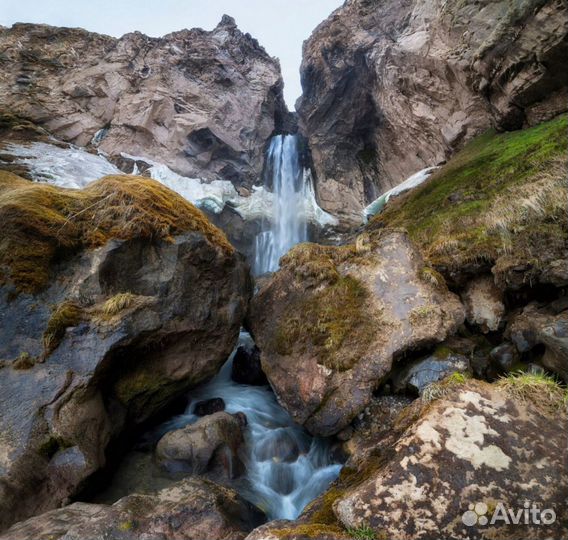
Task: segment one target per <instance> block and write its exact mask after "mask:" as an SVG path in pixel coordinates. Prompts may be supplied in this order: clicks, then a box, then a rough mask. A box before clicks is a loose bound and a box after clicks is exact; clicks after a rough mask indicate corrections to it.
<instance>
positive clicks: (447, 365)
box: [393, 351, 471, 395]
mask: <svg viewBox="0 0 568 540" xmlns="http://www.w3.org/2000/svg"><path fill="white" fill-rule="evenodd" d="M470 371H471V368H470V365H469V360H468V358H467V357H466V356H463V355H461V354H456V353H454V352H452V351H447V352H446V351H444V352H443V354H439V355H436V354H434V355H432V356H427V357H426V358H423V359H421V360H416V361H414V362H412V363H411V364H409V365H408V366H406V367H404V368H403V369H402V371H401V372H400V373H398V374H397V375H396V376H395V377H394V381H393V389H394V391H395V392H399V393H410V394H415V395H419V394H422V392H424V390H425V389H426V388H427V387H428V386H429V385H430V384H432V383H435V382H438V381H441V380H442V379H445V378H446V377H447V376H448V375H451V374H452V373H469V372H470Z"/></svg>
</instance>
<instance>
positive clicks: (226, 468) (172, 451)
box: [156, 412, 246, 479]
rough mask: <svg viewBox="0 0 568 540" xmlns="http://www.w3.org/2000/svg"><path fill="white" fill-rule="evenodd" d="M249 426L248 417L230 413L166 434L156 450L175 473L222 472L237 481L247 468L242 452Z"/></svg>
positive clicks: (202, 419)
mask: <svg viewBox="0 0 568 540" xmlns="http://www.w3.org/2000/svg"><path fill="white" fill-rule="evenodd" d="M245 423H246V419H245V418H244V415H242V416H237V415H232V414H229V413H227V412H216V413H215V414H210V415H208V416H205V417H204V418H200V419H199V420H198V421H197V422H195V423H194V424H190V425H188V426H186V427H184V428H181V429H176V430H175V431H170V432H169V433H166V434H165V435H164V436H163V437H162V438H161V439H160V440H159V442H158V445H157V446H156V459H157V461H158V463H159V464H160V465H161V466H162V467H164V468H166V469H168V470H169V471H171V472H186V473H191V474H204V473H206V472H214V473H215V472H220V473H221V474H222V475H223V476H225V477H227V478H229V479H232V478H236V477H237V476H239V474H240V473H241V472H242V468H243V467H242V463H241V461H240V459H239V455H238V452H239V448H240V447H241V444H242V443H243V434H242V431H241V429H242V427H243V424H245ZM214 469H220V471H215V470H214Z"/></svg>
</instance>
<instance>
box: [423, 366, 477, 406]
mask: <svg viewBox="0 0 568 540" xmlns="http://www.w3.org/2000/svg"><path fill="white" fill-rule="evenodd" d="M469 379H471V376H470V375H468V374H467V373H460V372H457V371H456V372H454V373H452V374H450V375H448V376H447V377H446V378H444V379H443V380H441V381H440V382H436V383H433V384H431V385H429V386H428V387H426V389H425V390H424V393H423V394H422V402H423V403H430V402H432V401H435V400H437V399H442V398H444V397H445V396H447V395H448V394H449V393H451V392H452V391H453V389H454V388H457V387H460V386H463V385H464V384H466V383H467V382H468V380H469ZM423 412H424V411H421V413H420V414H422V413H423Z"/></svg>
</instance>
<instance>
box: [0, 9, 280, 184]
mask: <svg viewBox="0 0 568 540" xmlns="http://www.w3.org/2000/svg"><path fill="white" fill-rule="evenodd" d="M282 87H283V83H282V77H281V74H280V66H279V64H278V61H277V60H276V59H274V58H271V57H270V56H269V55H268V54H267V53H266V52H265V51H264V49H263V48H262V47H261V46H260V45H259V44H258V43H257V41H256V40H254V39H253V38H252V37H250V35H248V34H243V33H242V32H240V31H239V30H238V29H237V27H236V25H235V22H234V20H233V19H231V18H230V17H227V16H225V17H223V20H222V21H221V23H220V24H219V25H218V26H217V27H216V28H215V29H214V30H212V31H211V32H206V31H203V30H201V29H193V30H182V31H180V32H175V33H172V34H169V35H167V36H165V37H162V38H150V37H147V36H145V35H143V34H141V33H138V32H136V33H132V34H127V35H125V36H123V37H122V38H120V39H115V38H112V37H109V36H104V35H99V34H94V33H90V32H86V31H84V30H81V29H69V28H54V27H50V26H45V25H33V24H17V25H14V26H13V27H12V28H8V29H7V28H0V108H2V109H4V110H6V111H8V112H10V113H13V114H18V115H20V116H23V117H25V118H28V119H29V120H31V121H33V122H35V123H37V124H40V125H42V126H43V127H45V128H46V129H47V130H48V131H50V132H51V133H53V134H54V135H55V136H56V137H58V138H60V139H62V140H65V141H68V142H72V143H75V144H77V145H80V146H87V145H89V144H94V145H97V146H98V148H99V149H100V150H102V151H104V152H106V153H108V154H109V155H110V156H111V158H114V160H115V161H116V162H118V163H119V164H122V166H123V167H124V168H127V167H130V168H131V167H132V163H131V162H130V163H127V162H122V163H120V153H121V152H125V153H128V154H131V155H137V156H143V157H146V158H149V159H153V160H155V161H158V162H161V163H166V164H168V166H169V167H170V168H171V169H173V170H175V171H176V172H178V173H180V174H182V175H184V176H190V177H191V176H193V177H196V176H197V177H202V178H205V179H208V180H212V179H220V178H223V179H226V180H231V181H232V182H233V183H234V184H235V185H237V186H238V185H241V184H245V185H250V184H251V183H252V182H253V181H254V180H255V179H257V178H258V177H259V176H260V174H261V171H262V164H263V150H264V147H265V144H266V141H267V139H268V138H269V137H270V136H271V134H272V133H273V131H274V130H275V129H279V128H280V125H281V124H282V123H283V122H285V121H286V116H287V109H286V106H285V104H284V100H283V97H282ZM93 138H94V139H93ZM127 172H130V169H128V171H127Z"/></svg>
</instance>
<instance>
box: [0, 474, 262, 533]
mask: <svg viewBox="0 0 568 540" xmlns="http://www.w3.org/2000/svg"><path fill="white" fill-rule="evenodd" d="M264 521H265V518H264V515H263V513H262V512H261V511H260V510H258V509H257V508H256V507H254V506H253V505H252V504H250V503H249V502H247V501H245V500H244V499H242V498H241V497H240V496H239V495H238V494H237V493H236V492H235V491H233V490H231V489H228V488H225V487H221V486H218V485H216V484H214V483H213V482H210V481H207V480H203V479H198V478H188V479H185V480H182V481H180V482H178V483H176V484H174V485H172V486H171V487H168V488H165V489H162V490H161V491H158V492H157V493H152V494H146V495H141V494H133V495H129V496H127V497H124V498H122V499H120V500H119V501H118V502H116V503H115V504H113V505H112V506H108V505H103V504H87V503H80V502H78V503H73V504H71V505H70V506H66V507H64V508H60V509H57V510H52V511H51V512H47V513H45V514H41V515H39V516H36V517H33V518H31V519H28V520H27V521H24V522H21V523H18V524H16V525H14V526H13V527H12V528H11V529H9V530H8V531H6V532H5V533H4V534H0V539H2V540H50V539H53V538H65V539H66V540H84V539H86V538H88V539H89V540H105V539H108V538H112V539H115V540H148V539H150V538H151V539H152V540H170V539H179V540H181V539H184V540H199V539H202V538H215V539H219V540H242V539H243V538H244V537H245V536H246V535H247V533H248V532H249V531H251V530H252V529H254V528H255V527H257V526H258V525H260V524H261V523H263V522H264Z"/></svg>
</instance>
